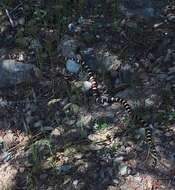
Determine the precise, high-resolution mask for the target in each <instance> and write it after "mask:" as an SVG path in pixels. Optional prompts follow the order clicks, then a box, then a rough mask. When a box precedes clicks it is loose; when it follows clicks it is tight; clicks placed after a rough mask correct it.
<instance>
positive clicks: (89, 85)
mask: <svg viewBox="0 0 175 190" xmlns="http://www.w3.org/2000/svg"><path fill="white" fill-rule="evenodd" d="M91 88H92V83H91V82H89V81H85V82H83V85H82V91H83V92H87V91H89V90H90V89H91Z"/></svg>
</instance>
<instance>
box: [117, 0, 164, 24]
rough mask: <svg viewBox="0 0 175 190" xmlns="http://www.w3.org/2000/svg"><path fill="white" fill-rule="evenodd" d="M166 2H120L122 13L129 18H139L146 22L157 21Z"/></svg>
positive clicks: (147, 0) (134, 0)
mask: <svg viewBox="0 0 175 190" xmlns="http://www.w3.org/2000/svg"><path fill="white" fill-rule="evenodd" d="M164 5H165V2H163V1H160V2H156V3H155V2H154V1H153V0H123V1H121V2H120V6H119V8H120V11H121V12H122V13H123V14H125V15H127V16H134V15H136V16H139V17H143V18H144V19H146V20H150V19H157V18H159V17H160V15H161V9H162V8H163V7H164Z"/></svg>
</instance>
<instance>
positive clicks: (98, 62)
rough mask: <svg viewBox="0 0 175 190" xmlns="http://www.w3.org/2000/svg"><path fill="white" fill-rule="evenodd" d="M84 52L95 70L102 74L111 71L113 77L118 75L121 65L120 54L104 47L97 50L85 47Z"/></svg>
mask: <svg viewBox="0 0 175 190" xmlns="http://www.w3.org/2000/svg"><path fill="white" fill-rule="evenodd" d="M82 53H83V54H84V60H85V62H86V64H87V65H89V67H90V68H91V69H92V70H93V71H95V72H98V73H101V74H104V73H109V74H111V76H113V77H116V76H117V75H118V70H119V68H120V66H121V61H120V60H119V58H118V56H116V55H114V54H112V53H110V52H108V51H105V50H102V49H101V50H97V51H92V50H90V51H88V50H87V49H85V50H84V51H82Z"/></svg>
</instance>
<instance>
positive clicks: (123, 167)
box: [119, 164, 128, 176]
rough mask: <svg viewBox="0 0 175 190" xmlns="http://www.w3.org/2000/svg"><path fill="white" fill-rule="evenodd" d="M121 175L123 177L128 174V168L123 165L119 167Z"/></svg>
mask: <svg viewBox="0 0 175 190" xmlns="http://www.w3.org/2000/svg"><path fill="white" fill-rule="evenodd" d="M119 174H120V175H122V176H123V175H126V174H128V166H126V165H123V164H122V165H119Z"/></svg>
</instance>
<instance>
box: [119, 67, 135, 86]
mask: <svg viewBox="0 0 175 190" xmlns="http://www.w3.org/2000/svg"><path fill="white" fill-rule="evenodd" d="M119 77H120V80H121V81H123V82H125V83H132V82H133V81H134V80H135V79H136V75H135V72H134V69H133V68H132V67H131V65H129V64H126V65H124V66H122V67H121V70H120V73H119Z"/></svg>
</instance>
